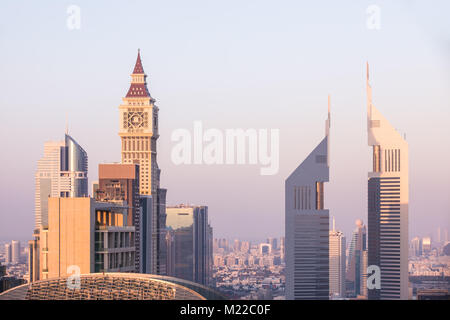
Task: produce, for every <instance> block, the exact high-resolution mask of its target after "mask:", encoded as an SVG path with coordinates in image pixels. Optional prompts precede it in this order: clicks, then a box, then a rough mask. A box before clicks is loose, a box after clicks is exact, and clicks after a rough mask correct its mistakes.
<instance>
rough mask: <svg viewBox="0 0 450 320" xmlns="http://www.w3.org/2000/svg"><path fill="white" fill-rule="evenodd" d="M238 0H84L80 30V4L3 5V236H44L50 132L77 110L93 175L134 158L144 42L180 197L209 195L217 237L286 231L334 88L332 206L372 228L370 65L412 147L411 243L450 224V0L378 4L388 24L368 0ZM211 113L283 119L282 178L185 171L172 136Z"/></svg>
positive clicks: (167, 177) (77, 128) (172, 185)
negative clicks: (291, 199) (132, 134)
mask: <svg viewBox="0 0 450 320" xmlns="http://www.w3.org/2000/svg"><path fill="white" fill-rule="evenodd" d="M43 3H44V4H43ZM237 3H238V2H237V1H236V2H235V1H227V2H223V3H210V2H205V1H198V2H189V3H185V2H182V1H176V2H171V3H156V2H155V3H147V2H133V3H131V4H127V5H126V6H125V4H119V3H110V2H101V1H100V2H96V3H90V2H88V1H79V2H78V3H77V4H78V5H79V6H80V8H81V28H80V30H69V29H68V28H67V26H66V19H67V13H66V9H67V6H68V5H69V4H70V3H69V2H67V1H61V2H58V3H54V2H47V3H46V2H40V3H33V2H30V3H29V4H28V5H27V6H26V7H24V6H23V5H20V4H18V3H15V2H7V3H2V5H1V7H2V8H1V9H2V10H0V21H1V22H0V48H1V50H0V57H1V59H0V69H1V70H2V72H1V73H0V86H1V87H2V88H3V89H2V95H1V98H0V105H1V110H2V119H3V123H2V126H1V129H0V130H1V136H2V149H3V152H2V154H3V157H2V166H0V176H1V177H2V183H1V184H0V201H1V203H2V208H3V209H2V211H1V214H0V238H1V239H4V240H7V239H13V238H14V239H29V238H30V237H31V232H32V229H33V227H34V187H35V185H34V173H35V170H36V163H37V160H38V159H39V158H40V157H41V156H42V154H43V143H44V142H45V141H48V140H62V138H63V137H64V131H65V129H66V118H67V119H68V130H69V133H70V134H71V135H72V136H74V137H75V138H76V140H77V141H78V142H79V143H80V144H81V145H82V146H83V148H85V150H86V151H87V153H88V156H89V183H91V182H92V181H94V180H96V179H97V178H96V177H97V176H98V173H97V165H98V163H103V162H113V161H116V162H120V150H121V149H120V138H119V136H118V135H117V132H118V126H119V123H118V120H117V119H118V109H117V108H118V106H119V104H120V103H121V97H123V96H124V95H125V93H126V92H125V90H126V89H127V88H128V86H129V75H130V73H131V72H132V68H133V66H134V63H135V61H136V53H137V49H138V48H140V50H141V54H142V60H143V64H144V68H145V71H146V73H147V74H148V79H147V80H148V86H149V90H150V92H151V94H152V96H153V97H154V98H155V99H156V104H157V105H158V107H159V108H160V111H159V131H160V132H159V133H160V138H159V141H158V164H159V167H160V168H161V170H162V172H163V174H162V176H161V186H162V187H164V188H167V189H168V193H167V204H168V205H175V204H179V203H185V202H189V203H191V204H198V205H207V206H208V207H209V218H210V221H211V225H212V227H213V228H214V237H215V238H230V239H233V238H240V239H246V240H257V239H258V240H260V239H265V238H267V237H269V236H275V237H278V236H282V235H283V234H284V180H285V179H286V178H287V176H288V175H289V174H290V172H292V171H293V170H294V169H295V168H296V167H297V165H298V164H299V163H300V162H301V161H302V160H303V159H304V158H305V157H306V156H307V155H308V153H309V152H310V151H311V149H312V148H313V147H314V146H315V145H317V143H319V141H320V140H321V139H322V137H323V134H324V132H323V130H324V128H323V122H324V120H325V118H326V112H327V96H328V94H330V95H331V129H330V130H331V150H330V182H329V183H328V184H327V185H326V186H325V188H326V198H325V207H326V208H328V209H330V216H334V217H335V218H336V226H337V228H339V229H340V230H342V231H343V232H344V234H346V235H348V236H350V234H351V231H352V230H353V229H354V226H355V225H354V221H355V220H356V219H363V220H364V222H367V221H366V219H367V172H368V171H369V169H370V166H371V164H370V161H371V158H370V156H371V150H370V148H369V147H368V146H367V133H366V126H367V123H366V105H365V103H366V92H365V71H366V70H365V63H366V61H369V63H370V65H371V75H370V77H371V83H372V88H373V100H374V103H375V105H376V106H377V108H378V109H379V110H380V111H381V112H382V113H383V114H385V115H387V116H388V118H389V120H390V121H391V122H392V123H393V124H395V126H396V128H397V129H398V130H399V131H400V132H401V133H403V134H405V135H406V139H407V141H408V143H409V148H410V150H409V159H410V168H409V176H410V178H409V183H410V202H409V223H410V226H409V229H410V233H409V234H410V237H413V236H415V235H419V236H424V235H434V234H435V232H436V229H437V227H438V226H441V228H447V229H450V219H449V209H448V208H449V207H450V199H449V197H448V195H449V194H450V185H449V181H450V169H449V166H448V163H449V156H450V150H449V146H450V128H449V126H448V117H449V110H450V91H449V90H448V88H449V87H450V63H449V59H448V57H449V55H450V42H449V39H450V22H449V20H448V19H447V16H446V15H447V13H448V12H450V5H449V4H448V3H447V2H445V1H440V8H439V7H438V6H426V2H425V1H415V2H411V1H397V2H395V3H391V2H388V1H380V2H379V3H378V5H379V7H380V8H381V28H380V29H379V30H370V29H368V28H367V26H366V19H367V14H366V8H367V6H368V5H369V4H371V2H369V1H363V2H358V3H355V2H351V1H344V2H340V3H339V4H337V3H336V4H334V3H330V2H329V3H327V5H325V6H323V5H322V4H316V5H314V4H309V5H308V6H306V5H302V4H299V3H297V2H289V5H288V6H287V5H283V4H281V5H280V4H277V5H276V6H275V5H274V4H271V3H270V2H260V1H258V2H256V1H254V2H246V3H245V4H240V5H239V6H237ZM286 4H287V3H286ZM442 8H447V10H444V9H442ZM11 12H14V13H15V14H11ZM148 12H151V14H150V15H148ZM250 13H251V14H250ZM137 31H138V32H137ZM143 35H145V36H143ZM197 120H201V121H202V123H203V125H204V127H205V129H208V128H217V129H219V130H221V131H225V130H226V129H235V128H242V129H248V128H255V129H268V130H270V129H279V130H280V168H279V171H278V173H277V174H275V175H269V176H264V175H260V172H259V169H260V166H259V165H249V164H246V165H205V164H203V165H178V166H177V165H175V164H174V163H173V162H172V161H171V150H172V148H173V146H174V144H175V143H174V142H172V141H171V134H172V132H173V131H174V130H176V129H180V128H183V129H187V130H190V131H191V132H192V131H193V127H194V121H197Z"/></svg>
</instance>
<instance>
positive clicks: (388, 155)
mask: <svg viewBox="0 0 450 320" xmlns="http://www.w3.org/2000/svg"><path fill="white" fill-rule="evenodd" d="M366 85H367V131H368V144H369V146H372V149H373V170H372V172H370V173H369V175H368V260H369V261H368V264H369V266H371V265H375V266H378V267H379V268H380V271H381V288H380V289H376V288H374V289H369V290H368V295H369V299H408V202H409V200H408V188H409V186H408V144H407V142H406V141H405V139H403V137H402V136H401V135H400V133H399V132H397V130H395V128H394V127H393V126H392V125H391V124H390V123H389V121H388V120H387V119H386V118H385V117H384V116H383V115H382V114H381V113H380V111H378V109H377V108H375V106H374V105H373V103H372V88H371V86H370V84H369V64H367V82H366Z"/></svg>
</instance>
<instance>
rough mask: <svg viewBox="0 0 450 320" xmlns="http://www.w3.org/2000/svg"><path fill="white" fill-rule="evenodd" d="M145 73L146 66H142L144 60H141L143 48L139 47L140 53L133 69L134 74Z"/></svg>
mask: <svg viewBox="0 0 450 320" xmlns="http://www.w3.org/2000/svg"><path fill="white" fill-rule="evenodd" d="M142 73H144V68H143V67H142V61H141V49H138V55H137V59H136V64H135V66H134V69H133V74H142Z"/></svg>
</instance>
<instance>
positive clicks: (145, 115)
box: [119, 52, 167, 274]
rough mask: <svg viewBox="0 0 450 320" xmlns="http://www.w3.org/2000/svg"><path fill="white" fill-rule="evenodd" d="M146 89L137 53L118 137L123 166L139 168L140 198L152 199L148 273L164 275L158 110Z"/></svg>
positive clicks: (164, 256) (120, 110) (164, 192)
mask: <svg viewBox="0 0 450 320" xmlns="http://www.w3.org/2000/svg"><path fill="white" fill-rule="evenodd" d="M155 102H156V100H155V99H154V98H153V97H152V96H151V95H150V92H149V90H148V88H147V75H146V74H145V72H144V68H143V66H142V61H141V54H140V52H138V56H137V60H136V64H135V66H134V69H133V73H132V74H131V84H130V88H129V89H128V92H127V94H126V96H125V97H124V98H123V99H122V104H121V105H120V106H119V136H120V138H121V142H122V149H121V154H122V163H125V164H134V163H136V164H139V189H140V192H139V193H140V194H141V195H148V196H152V199H153V201H152V206H153V208H152V212H153V214H152V219H153V221H152V222H151V225H152V228H153V229H152V234H151V246H152V250H151V252H152V257H151V259H150V261H151V263H152V266H151V271H152V273H154V274H165V273H166V248H165V205H166V192H167V190H166V189H162V188H160V174H161V170H160V169H159V167H158V163H157V159H156V158H157V151H156V146H157V140H158V137H159V131H158V110H159V109H158V107H157V106H156V105H155Z"/></svg>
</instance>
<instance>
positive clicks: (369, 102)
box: [366, 61, 372, 120]
mask: <svg viewBox="0 0 450 320" xmlns="http://www.w3.org/2000/svg"><path fill="white" fill-rule="evenodd" d="M366 91H367V117H368V120H371V119H372V87H371V86H370V78H369V61H366Z"/></svg>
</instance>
